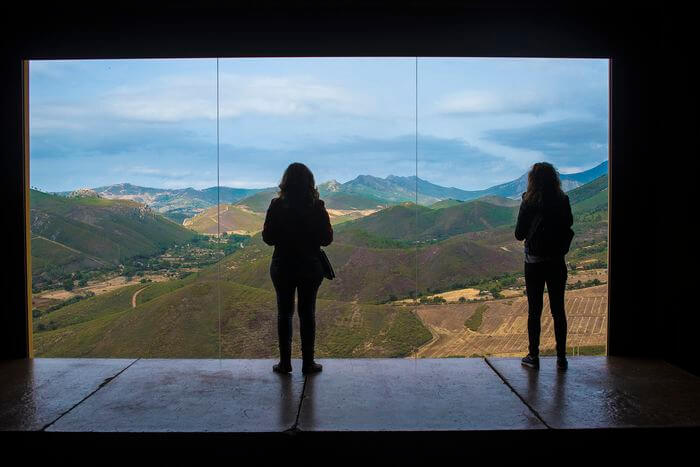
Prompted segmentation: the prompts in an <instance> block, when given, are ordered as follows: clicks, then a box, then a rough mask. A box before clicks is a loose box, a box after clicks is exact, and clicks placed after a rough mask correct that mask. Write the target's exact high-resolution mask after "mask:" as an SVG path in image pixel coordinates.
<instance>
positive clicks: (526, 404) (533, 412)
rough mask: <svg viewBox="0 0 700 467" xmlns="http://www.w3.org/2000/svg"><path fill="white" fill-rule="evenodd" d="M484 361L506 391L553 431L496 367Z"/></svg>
mask: <svg viewBox="0 0 700 467" xmlns="http://www.w3.org/2000/svg"><path fill="white" fill-rule="evenodd" d="M484 361H485V362H486V364H487V365H488V366H489V368H491V370H493V372H494V373H496V375H497V376H498V377H499V378H501V381H503V384H505V385H506V386H508V389H510V390H511V391H512V392H513V394H515V395H516V396H517V397H518V399H520V402H522V403H523V404H524V405H525V407H527V408H528V410H530V412H532V414H533V415H534V416H535V417H537V419H538V420H539V421H540V422H541V423H542V424H543V425H544V426H545V427H547V429H548V430H553V429H554V428H552V427H551V426H549V424H548V423H547V422H545V421H544V418H542V416H541V415H540V414H539V412H537V410H535V409H534V408H533V407H532V406H531V405H530V404H528V402H527V401H526V400H525V399H524V398H523V397H522V396H521V395H520V394H519V393H518V391H516V390H515V388H513V386H512V385H511V384H510V383H509V382H508V381H507V380H506V378H505V377H503V375H502V374H501V373H500V372H499V371H498V370H497V369H496V367H494V366H493V365H492V364H491V362H490V361H489V359H488V358H484Z"/></svg>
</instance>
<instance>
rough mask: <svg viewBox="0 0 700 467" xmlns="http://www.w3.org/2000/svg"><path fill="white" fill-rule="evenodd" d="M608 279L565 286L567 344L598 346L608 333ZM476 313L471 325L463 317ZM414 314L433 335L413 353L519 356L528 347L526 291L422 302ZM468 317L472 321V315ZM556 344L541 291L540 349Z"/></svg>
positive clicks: (588, 349) (543, 350) (442, 355)
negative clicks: (473, 326)
mask: <svg viewBox="0 0 700 467" xmlns="http://www.w3.org/2000/svg"><path fill="white" fill-rule="evenodd" d="M607 308H608V290H607V285H601V286H597V287H589V288H585V289H580V290H568V291H567V292H566V316H567V321H568V335H567V347H572V348H574V349H573V351H576V350H577V349H578V348H584V350H583V351H582V352H584V353H585V352H590V351H591V347H594V348H595V349H596V350H598V351H600V352H602V351H604V346H605V343H606V335H607V314H608V313H607ZM475 313H481V315H482V317H481V320H477V323H478V322H479V321H480V325H479V326H478V328H477V330H476V331H473V330H471V329H469V328H468V327H467V326H466V325H465V321H467V320H468V319H470V318H471V317H472V315H474V314H475ZM417 314H418V316H419V318H420V320H421V321H422V322H423V324H424V325H425V326H426V327H427V328H428V329H429V330H430V332H431V333H432V335H433V339H432V340H431V341H430V342H428V343H427V344H425V345H423V346H422V347H421V348H420V349H418V351H417V352H416V353H415V354H414V356H417V357H431V358H434V357H456V356H463V357H470V356H482V355H483V356H487V355H493V356H502V357H506V356H521V355H525V354H526V353H527V346H528V339H527V297H525V296H520V297H518V298H512V299H502V300H493V301H487V302H482V303H465V304H447V305H421V306H419V307H418V308H417ZM472 322H473V321H472ZM554 347H555V341H554V328H553V321H552V317H551V313H550V309H549V299H548V298H547V296H546V294H545V301H544V310H543V312H542V336H541V340H540V350H541V352H542V353H546V352H547V351H553V349H554Z"/></svg>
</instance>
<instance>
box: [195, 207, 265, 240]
mask: <svg viewBox="0 0 700 467" xmlns="http://www.w3.org/2000/svg"><path fill="white" fill-rule="evenodd" d="M217 219H218V221H219V222H220V223H221V226H220V232H221V233H224V232H228V233H237V234H242V235H251V234H254V233H256V232H259V231H261V230H262V228H263V223H264V222H265V214H264V213H259V212H253V211H249V210H247V209H245V208H244V207H242V206H237V205H233V204H222V205H221V208H220V210H218V212H217V207H216V206H214V207H211V208H208V209H206V210H205V211H203V212H201V213H199V214H197V215H196V216H194V217H192V218H189V219H185V221H184V222H183V225H184V226H185V227H187V228H190V229H192V230H194V231H196V232H199V233H205V234H216V233H217V232H218V231H219V229H218V228H217Z"/></svg>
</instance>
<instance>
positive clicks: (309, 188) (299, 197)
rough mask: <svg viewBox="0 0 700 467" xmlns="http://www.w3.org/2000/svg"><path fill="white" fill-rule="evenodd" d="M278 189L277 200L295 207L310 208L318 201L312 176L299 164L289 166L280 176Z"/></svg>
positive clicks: (306, 168)
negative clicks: (284, 201)
mask: <svg viewBox="0 0 700 467" xmlns="http://www.w3.org/2000/svg"><path fill="white" fill-rule="evenodd" d="M279 189H280V191H279V194H278V195H279V198H280V199H281V200H287V201H289V202H290V203H292V204H295V205H307V206H310V205H313V204H315V203H316V202H317V201H318V196H319V195H318V190H317V189H316V181H315V180H314V174H313V173H311V170H309V168H308V167H307V166H305V165H304V164H302V163H301V162H294V163H292V164H289V167H287V170H285V171H284V175H282V181H281V182H280V184H279Z"/></svg>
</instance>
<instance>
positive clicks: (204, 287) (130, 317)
mask: <svg viewBox="0 0 700 467" xmlns="http://www.w3.org/2000/svg"><path fill="white" fill-rule="evenodd" d="M213 277H214V276H212V275H210V274H204V275H200V276H198V277H197V278H196V279H194V280H190V281H189V282H188V283H182V282H181V283H180V284H175V285H173V284H171V285H170V286H167V287H163V286H161V289H160V292H161V293H160V294H159V295H158V294H156V296H152V297H150V299H149V300H148V301H146V302H145V303H139V305H138V306H137V307H136V308H132V307H131V300H130V297H131V295H132V293H133V292H134V291H135V290H137V289H138V288H139V287H140V286H130V287H126V288H124V289H121V290H120V291H119V292H112V293H109V294H105V295H103V296H98V297H93V298H91V299H86V300H84V301H81V302H79V303H76V304H73V305H69V306H66V307H64V308H62V309H61V310H59V311H56V312H54V313H50V314H48V315H46V316H42V317H41V318H40V320H39V322H40V323H42V322H44V321H46V322H50V321H51V320H53V322H54V326H55V329H52V330H49V331H43V332H37V333H35V336H34V343H35V351H36V354H37V356H43V357H50V356H64V357H69V356H72V357H88V356H90V357H167V358H174V357H182V358H205V357H209V358H212V357H218V355H219V335H218V330H219V310H218V303H219V297H220V299H221V305H222V306H221V329H222V339H221V348H222V354H221V355H222V356H223V357H226V358H232V357H233V358H273V357H275V356H277V336H276V332H277V331H276V329H277V328H276V319H277V318H276V316H277V314H276V302H275V294H274V292H272V291H269V290H261V289H257V288H254V287H249V286H245V285H241V284H237V283H233V282H230V281H216V280H213V279H212V278H213ZM174 282H180V281H174ZM147 290H148V289H145V290H144V291H143V292H142V293H146V291H147ZM139 297H140V295H139ZM316 309H317V313H316V316H317V337H316V355H317V356H318V357H363V356H373V357H400V356H406V355H408V354H409V353H410V352H412V351H413V350H414V349H415V348H417V347H419V346H420V345H422V344H423V343H425V342H427V341H428V340H430V337H431V336H430V333H429V332H428V330H427V329H425V328H424V327H423V325H422V324H421V322H420V321H419V320H418V318H416V316H415V315H414V314H413V313H412V312H411V311H410V310H409V309H407V308H404V307H395V306H390V305H366V304H358V303H349V302H338V301H331V300H319V301H318V303H317V307H316ZM86 310H92V311H88V312H86ZM59 313H60V315H59ZM37 325H38V324H37ZM297 336H298V334H297ZM298 344H299V342H298V337H297V338H296V339H295V341H294V345H295V347H294V354H295V356H298V355H299V348H298Z"/></svg>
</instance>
